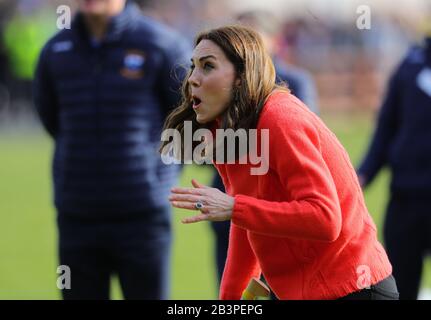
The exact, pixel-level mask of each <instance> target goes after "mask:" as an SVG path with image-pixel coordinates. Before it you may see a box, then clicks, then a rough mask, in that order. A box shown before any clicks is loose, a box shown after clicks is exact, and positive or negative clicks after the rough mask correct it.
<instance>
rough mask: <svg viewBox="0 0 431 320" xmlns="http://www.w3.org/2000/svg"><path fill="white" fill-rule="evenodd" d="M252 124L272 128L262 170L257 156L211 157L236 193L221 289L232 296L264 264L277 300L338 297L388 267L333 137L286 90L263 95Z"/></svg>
mask: <svg viewBox="0 0 431 320" xmlns="http://www.w3.org/2000/svg"><path fill="white" fill-rule="evenodd" d="M257 128H258V129H265V128H267V129H269V159H268V160H269V171H268V173H267V174H264V175H251V174H250V168H251V167H259V165H254V166H253V165H251V164H217V163H216V164H215V166H216V168H217V170H218V171H219V173H220V175H221V177H222V179H223V182H224V184H225V186H226V190H227V193H228V194H230V195H232V196H234V197H235V205H234V208H233V214H232V224H231V229H230V238H229V250H228V258H227V261H226V265H225V269H224V274H223V279H222V283H221V288H220V298H221V299H239V298H240V297H241V293H242V291H243V290H244V289H245V287H246V286H247V284H248V281H249V280H250V278H251V277H259V276H260V274H261V272H263V274H264V276H265V278H266V280H267V281H268V284H269V285H270V287H271V289H272V290H273V292H274V293H275V295H276V296H277V297H278V298H279V299H335V298H339V297H342V296H345V295H347V294H349V293H352V292H354V291H358V290H360V289H362V288H363V287H361V284H365V286H367V285H371V284H375V283H377V282H379V281H380V280H382V279H384V278H386V277H387V276H389V275H390V274H391V272H392V266H391V264H390V262H389V260H388V257H387V255H386V253H385V250H384V249H383V247H382V245H381V244H380V243H379V242H378V240H377V236H376V235H377V231H376V226H375V224H374V222H373V220H372V218H371V217H370V215H369V213H368V210H367V208H366V206H365V202H364V197H363V194H362V190H361V188H360V186H359V183H358V179H357V176H356V173H355V170H354V168H353V167H352V165H351V162H350V159H349V156H348V155H347V153H346V151H345V150H344V148H343V147H342V145H341V144H340V143H339V142H338V140H337V138H336V136H335V135H334V134H333V133H332V132H331V131H330V130H329V129H328V128H327V127H326V126H325V125H324V123H323V122H322V121H321V120H320V119H319V117H317V116H316V115H314V114H313V113H312V112H310V111H309V110H308V109H307V107H306V106H305V105H304V104H303V103H302V102H301V101H299V100H298V99H297V98H295V97H294V96H293V95H291V94H288V93H285V92H275V93H273V94H272V95H271V96H270V97H269V98H268V100H267V102H266V104H265V105H264V108H263V110H262V113H261V116H260V119H259V122H258V127H257ZM257 141H259V142H258V145H260V135H259V134H258V140H257ZM259 152H260V151H259ZM367 271H369V272H367ZM367 277H368V279H369V283H366V282H365V283H364V279H367Z"/></svg>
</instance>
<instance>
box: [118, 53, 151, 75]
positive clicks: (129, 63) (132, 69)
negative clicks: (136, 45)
mask: <svg viewBox="0 0 431 320" xmlns="http://www.w3.org/2000/svg"><path fill="white" fill-rule="evenodd" d="M144 64H145V53H144V52H142V51H139V50H127V51H126V54H125V56H124V60H123V67H122V68H121V70H120V73H121V75H122V76H123V77H125V78H128V79H140V78H142V77H143V76H144V71H143V67H144Z"/></svg>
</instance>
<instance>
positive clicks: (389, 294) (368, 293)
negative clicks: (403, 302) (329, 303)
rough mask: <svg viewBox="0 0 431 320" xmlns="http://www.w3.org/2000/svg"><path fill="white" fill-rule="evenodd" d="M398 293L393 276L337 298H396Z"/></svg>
mask: <svg viewBox="0 0 431 320" xmlns="http://www.w3.org/2000/svg"><path fill="white" fill-rule="evenodd" d="M398 299H399V293H398V289H397V284H396V282H395V279H394V277H393V276H392V275H391V276H389V277H387V278H386V279H384V280H382V281H380V282H378V283H376V284H374V285H372V286H370V287H369V288H365V289H362V290H360V291H357V292H354V293H351V294H349V295H347V296H345V297H342V298H340V299H338V300H398Z"/></svg>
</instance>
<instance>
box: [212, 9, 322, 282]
mask: <svg viewBox="0 0 431 320" xmlns="http://www.w3.org/2000/svg"><path fill="white" fill-rule="evenodd" d="M235 21H236V22H237V23H239V24H242V25H245V26H248V27H250V28H252V29H254V30H256V31H257V32H259V34H260V35H261V37H262V39H263V41H264V43H265V46H266V48H267V50H268V51H269V53H270V55H271V56H272V58H273V61H274V66H275V69H276V72H277V81H278V82H284V83H286V84H287V86H288V87H289V89H290V90H291V92H292V93H293V94H294V95H295V96H297V97H298V98H299V99H300V100H302V101H303V102H304V103H305V104H306V105H307V106H308V107H309V108H310V110H311V111H313V112H314V113H316V114H318V113H319V107H318V102H317V100H318V99H317V89H316V85H315V83H314V80H313V78H312V76H311V74H310V73H309V72H307V71H306V70H304V69H302V68H299V67H295V66H293V65H291V64H287V63H285V62H283V60H282V58H281V57H279V55H278V48H277V45H278V38H279V35H280V27H281V25H280V23H279V20H278V19H277V17H275V16H274V14H272V13H271V12H270V11H265V10H250V11H244V12H242V13H239V14H238V15H237V16H236V17H235ZM213 171H214V178H213V181H212V187H214V188H218V189H220V190H221V191H222V192H225V187H224V185H223V181H222V179H221V177H220V175H219V174H218V173H217V171H216V170H213ZM211 227H212V229H213V231H214V234H215V251H216V263H217V275H218V281H219V282H220V281H221V277H222V274H223V269H224V265H225V262H226V258H227V248H228V243H229V229H230V221H222V222H218V223H216V222H211Z"/></svg>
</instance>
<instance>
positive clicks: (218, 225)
mask: <svg viewBox="0 0 431 320" xmlns="http://www.w3.org/2000/svg"><path fill="white" fill-rule="evenodd" d="M212 187H213V188H217V189H219V190H220V191H222V192H226V191H225V187H224V185H223V181H222V179H221V177H220V175H219V174H218V172H215V175H214V178H213V181H212ZM211 227H212V229H213V231H214V235H215V239H214V240H215V241H214V245H215V250H214V251H215V260H216V267H217V280H218V282H219V283H220V282H221V277H222V275H223V270H224V265H225V263H226V258H227V249H228V246H229V229H230V221H222V222H211Z"/></svg>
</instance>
